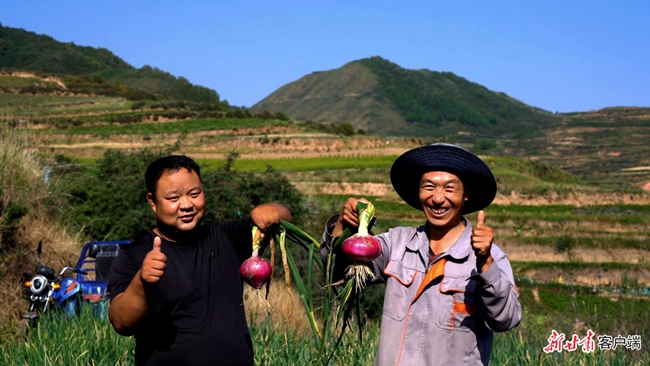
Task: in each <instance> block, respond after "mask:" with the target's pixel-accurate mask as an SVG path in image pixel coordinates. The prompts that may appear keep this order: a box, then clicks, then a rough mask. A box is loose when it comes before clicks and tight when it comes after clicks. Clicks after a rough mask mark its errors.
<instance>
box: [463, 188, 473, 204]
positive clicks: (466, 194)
mask: <svg viewBox="0 0 650 366" xmlns="http://www.w3.org/2000/svg"><path fill="white" fill-rule="evenodd" d="M471 195H472V190H471V189H469V188H467V187H465V192H464V193H463V202H467V201H468V200H469V197H470V196H471Z"/></svg>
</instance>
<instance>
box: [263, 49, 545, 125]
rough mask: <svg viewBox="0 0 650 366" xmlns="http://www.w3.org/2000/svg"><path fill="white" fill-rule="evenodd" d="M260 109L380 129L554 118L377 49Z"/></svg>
mask: <svg viewBox="0 0 650 366" xmlns="http://www.w3.org/2000/svg"><path fill="white" fill-rule="evenodd" d="M264 110H268V111H271V112H283V113H284V114H286V115H287V116H288V117H290V118H293V119H300V120H313V121H322V122H331V123H339V122H343V121H346V122H350V123H352V124H353V125H354V126H355V127H356V128H361V129H364V130H367V131H368V132H371V133H379V134H386V135H413V134H422V135H449V134H457V133H459V132H462V131H464V130H471V131H474V133H478V134H480V135H485V136H491V137H503V136H514V135H515V134H517V133H520V132H522V131H525V130H529V129H531V128H532V129H536V128H539V127H541V126H543V125H547V124H549V123H551V122H553V121H555V120H557V116H555V115H553V114H552V113H550V112H547V111H544V110H542V109H539V108H535V107H531V106H528V105H526V104H524V103H522V102H520V101H518V100H516V99H514V98H511V97H509V96H507V95H506V94H504V93H497V92H493V91H490V90H488V89H487V88H485V87H483V86H481V85H479V84H476V83H472V82H470V81H468V80H466V79H464V78H462V77H459V76H456V75H454V74H453V73H451V72H442V73H441V72H435V71H429V70H407V69H404V68H402V67H400V66H399V65H397V64H395V63H392V62H390V61H388V60H385V59H383V58H381V57H378V56H375V57H371V58H365V59H362V60H357V61H352V62H350V63H347V64H345V65H344V66H342V67H341V68H338V69H334V70H328V71H323V72H314V73H312V74H309V75H306V76H304V77H302V78H301V79H299V80H297V81H294V82H292V83H289V84H286V85H284V86H282V87H281V88H279V89H278V90H276V91H274V92H273V93H271V94H270V95H269V96H267V97H266V98H264V99H263V100H261V101H260V102H258V103H256V104H255V105H254V106H252V107H251V112H253V113H259V112H261V111H264Z"/></svg>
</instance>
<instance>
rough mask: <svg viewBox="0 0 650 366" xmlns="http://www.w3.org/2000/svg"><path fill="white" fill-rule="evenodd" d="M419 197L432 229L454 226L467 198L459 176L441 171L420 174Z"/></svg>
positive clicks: (460, 215)
mask: <svg viewBox="0 0 650 366" xmlns="http://www.w3.org/2000/svg"><path fill="white" fill-rule="evenodd" d="M419 197H420V204H421V205H422V209H423V211H424V215H425V216H426V217H427V222H428V223H429V226H430V227H431V228H432V229H434V230H440V229H445V228H447V229H452V228H454V227H456V226H457V225H458V224H459V223H460V222H461V218H462V211H463V204H464V203H465V201H467V198H468V197H467V194H466V191H465V188H464V186H463V182H461V180H460V178H458V176H456V175H455V174H452V173H449V172H442V171H433V172H428V173H424V174H423V175H422V178H421V179H420V189H419Z"/></svg>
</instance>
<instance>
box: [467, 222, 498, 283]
mask: <svg viewBox="0 0 650 366" xmlns="http://www.w3.org/2000/svg"><path fill="white" fill-rule="evenodd" d="M493 240H494V233H493V232H492V228H491V227H489V226H487V225H485V212H483V210H481V211H479V212H478V219H477V222H476V226H474V227H473V228H472V236H471V239H470V242H471V244H472V249H473V250H474V254H476V268H477V269H478V272H479V273H481V272H485V271H487V269H488V268H490V266H491V265H492V262H494V259H493V258H492V255H491V254H490V250H491V249H492V241H493Z"/></svg>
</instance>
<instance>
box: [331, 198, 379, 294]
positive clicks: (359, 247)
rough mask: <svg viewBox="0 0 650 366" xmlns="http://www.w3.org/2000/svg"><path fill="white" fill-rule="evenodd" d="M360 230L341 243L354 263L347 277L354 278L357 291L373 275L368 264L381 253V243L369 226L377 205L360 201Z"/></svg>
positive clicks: (345, 252)
mask: <svg viewBox="0 0 650 366" xmlns="http://www.w3.org/2000/svg"><path fill="white" fill-rule="evenodd" d="M357 210H358V211H359V230H358V231H357V233H356V234H354V235H352V236H351V237H349V238H347V239H345V241H344V242H343V244H341V251H342V252H343V254H344V255H345V256H346V257H347V258H348V259H350V260H352V261H353V262H354V263H353V264H352V265H350V266H349V267H348V268H347V271H346V274H345V275H346V277H348V278H352V279H354V281H355V283H356V290H357V292H359V291H361V290H362V289H363V287H364V286H365V284H366V280H367V279H368V278H371V277H372V276H373V273H372V270H371V269H370V268H369V267H368V264H369V263H370V262H372V261H373V260H375V259H377V257H379V255H380V254H381V244H380V243H379V241H378V240H377V239H375V238H374V237H373V236H372V235H370V234H369V233H368V226H369V225H370V221H371V220H372V217H373V216H374V214H375V206H374V205H373V204H372V203H370V202H359V205H357Z"/></svg>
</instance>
